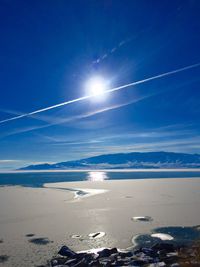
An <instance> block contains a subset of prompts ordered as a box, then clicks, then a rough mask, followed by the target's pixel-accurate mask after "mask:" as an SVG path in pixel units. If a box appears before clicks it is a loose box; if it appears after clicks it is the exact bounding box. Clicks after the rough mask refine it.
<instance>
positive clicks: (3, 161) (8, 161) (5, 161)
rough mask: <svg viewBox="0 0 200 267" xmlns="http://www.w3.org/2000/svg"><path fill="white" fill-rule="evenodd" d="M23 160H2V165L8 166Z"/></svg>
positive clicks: (0, 160) (0, 162)
mask: <svg viewBox="0 0 200 267" xmlns="http://www.w3.org/2000/svg"><path fill="white" fill-rule="evenodd" d="M22 161H23V160H16V159H0V164H7V163H18V162H22Z"/></svg>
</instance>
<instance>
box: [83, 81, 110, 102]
mask: <svg viewBox="0 0 200 267" xmlns="http://www.w3.org/2000/svg"><path fill="white" fill-rule="evenodd" d="M86 90H87V93H88V95H92V96H95V97H98V98H99V97H101V96H102V95H103V94H104V93H105V91H106V90H107V82H106V81H105V80H104V79H103V78H102V77H100V76H95V77H92V78H90V79H89V80H88V81H87V83H86Z"/></svg>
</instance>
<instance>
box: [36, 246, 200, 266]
mask: <svg viewBox="0 0 200 267" xmlns="http://www.w3.org/2000/svg"><path fill="white" fill-rule="evenodd" d="M94 251H95V250H94ZM94 251H88V252H80V253H76V252H74V251H72V250H71V249H70V248H68V247H67V246H63V247H62V248H61V249H60V250H59V251H58V254H57V256H55V257H54V258H53V259H51V260H50V261H49V263H48V265H47V266H51V267H66V266H69V267H87V266H91V267H100V266H104V267H105V266H106V267H107V266H144V267H147V266H149V267H154V266H155V267H159V266H161V267H162V266H169V267H179V266H180V267H181V266H183V267H200V243H196V244H193V245H192V246H190V247H188V246H181V247H180V246H177V245H174V244H171V243H158V244H155V245H154V246H152V247H151V248H145V247H143V248H139V249H137V250H133V251H126V250H124V251H122V250H119V249H117V248H112V249H109V248H104V249H100V250H98V251H95V252H94ZM41 267H42V266H41Z"/></svg>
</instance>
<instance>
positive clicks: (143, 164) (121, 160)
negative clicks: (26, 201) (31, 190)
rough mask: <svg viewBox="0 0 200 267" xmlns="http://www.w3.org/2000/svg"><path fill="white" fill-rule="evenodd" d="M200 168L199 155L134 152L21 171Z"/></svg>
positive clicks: (33, 167) (33, 166)
mask: <svg viewBox="0 0 200 267" xmlns="http://www.w3.org/2000/svg"><path fill="white" fill-rule="evenodd" d="M139 168H146V169H147V168H156V169H159V168H200V155H199V154H186V153H174V152H132V153H118V154H108V155H100V156H96V157H90V158H85V159H80V160H74V161H66V162H59V163H55V164H48V163H46V164H39V165H30V166H27V167H23V168H20V170H67V169H139Z"/></svg>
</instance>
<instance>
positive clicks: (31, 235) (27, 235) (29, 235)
mask: <svg viewBox="0 0 200 267" xmlns="http://www.w3.org/2000/svg"><path fill="white" fill-rule="evenodd" d="M33 236H35V234H26V237H33Z"/></svg>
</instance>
